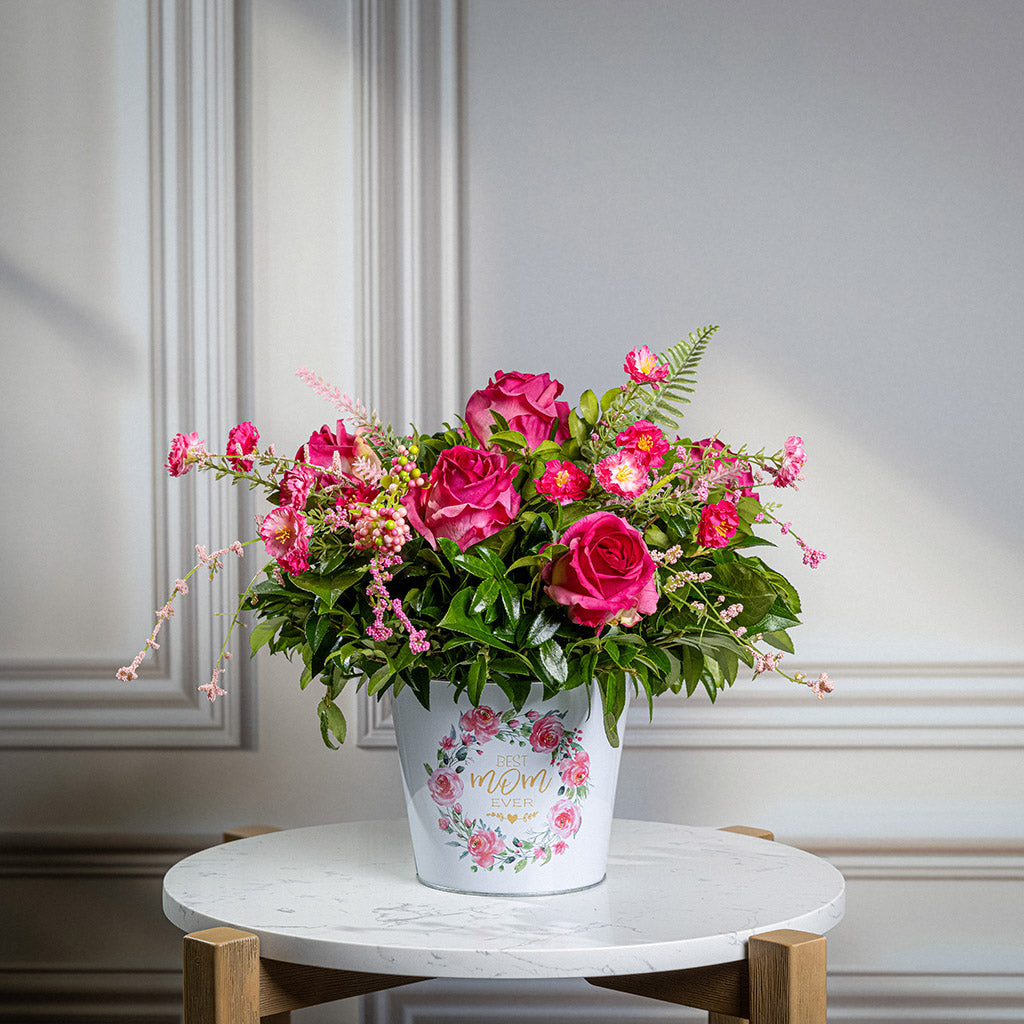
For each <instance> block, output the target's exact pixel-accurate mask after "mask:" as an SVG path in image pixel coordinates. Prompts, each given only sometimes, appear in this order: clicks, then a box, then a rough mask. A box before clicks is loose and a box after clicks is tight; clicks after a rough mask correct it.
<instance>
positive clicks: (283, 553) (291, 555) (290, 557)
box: [260, 505, 313, 575]
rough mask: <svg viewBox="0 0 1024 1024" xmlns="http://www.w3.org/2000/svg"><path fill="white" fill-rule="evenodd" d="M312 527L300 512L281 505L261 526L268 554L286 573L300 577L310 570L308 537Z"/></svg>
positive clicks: (267, 516) (261, 533) (269, 513)
mask: <svg viewBox="0 0 1024 1024" xmlns="http://www.w3.org/2000/svg"><path fill="white" fill-rule="evenodd" d="M312 533H313V527H312V526H310V525H309V523H307V522H306V517H305V516H304V515H303V514H302V513H301V512H299V511H298V510H297V509H294V508H291V507H290V506H288V505H282V506H281V507H280V508H275V509H273V510H272V511H270V512H268V513H267V515H266V517H265V518H264V520H263V524H262V525H261V526H260V536H261V537H262V538H263V542H264V544H265V545H266V548H267V554H268V555H270V556H271V558H276V559H277V564H278V565H279V566H280V567H281V568H282V569H284V571H285V572H288V573H291V574H292V575H297V574H298V573H302V572H305V571H306V570H307V569H308V568H309V538H310V536H311V534H312Z"/></svg>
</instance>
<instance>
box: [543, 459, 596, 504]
mask: <svg viewBox="0 0 1024 1024" xmlns="http://www.w3.org/2000/svg"><path fill="white" fill-rule="evenodd" d="M589 489H590V477H589V476H587V474H586V473H584V472H583V470H582V469H579V468H578V467H577V466H575V465H574V464H573V463H572V462H569V461H565V462H563V461H561V460H560V459H552V460H551V461H550V462H548V463H547V464H546V465H545V466H544V475H543V476H542V477H541V478H540V479H539V480H538V481H537V493H538V494H543V495H544V497H545V498H547V499H548V501H557V502H558V503H559V504H560V505H568V504H569V503H570V502H572V501H582V500H583V498H585V497H586V496H587V491H588V490H589Z"/></svg>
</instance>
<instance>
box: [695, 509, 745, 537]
mask: <svg viewBox="0 0 1024 1024" xmlns="http://www.w3.org/2000/svg"><path fill="white" fill-rule="evenodd" d="M739 521H740V517H739V515H738V514H737V512H736V506H735V505H734V504H733V503H732V502H731V501H729V500H728V499H727V498H723V499H722V500H721V501H719V502H716V503H715V504H714V505H705V506H704V508H703V509H701V513H700V526H698V527H697V542H698V543H699V544H700V545H701V546H702V547H705V548H724V547H725V546H726V545H727V544H728V543H729V541H730V540H732V538H733V537H734V536H736V530H737V527H738V526H739Z"/></svg>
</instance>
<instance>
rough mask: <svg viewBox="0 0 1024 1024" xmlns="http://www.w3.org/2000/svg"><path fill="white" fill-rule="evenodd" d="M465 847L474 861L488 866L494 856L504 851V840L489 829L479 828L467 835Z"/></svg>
mask: <svg viewBox="0 0 1024 1024" xmlns="http://www.w3.org/2000/svg"><path fill="white" fill-rule="evenodd" d="M467 847H468V849H469V855H470V857H472V858H473V861H474V863H476V864H479V865H480V867H482V868H489V867H490V866H491V865H492V864H493V863H494V858H495V857H497V856H499V855H501V854H502V853H504V852H505V840H504V839H502V838H501V836H499V835H498V834H497V833H495V832H491V831H490V830H489V829H481V830H480V831H479V832H474V833H473V834H472V835H471V836H470V837H469V842H468V844H467Z"/></svg>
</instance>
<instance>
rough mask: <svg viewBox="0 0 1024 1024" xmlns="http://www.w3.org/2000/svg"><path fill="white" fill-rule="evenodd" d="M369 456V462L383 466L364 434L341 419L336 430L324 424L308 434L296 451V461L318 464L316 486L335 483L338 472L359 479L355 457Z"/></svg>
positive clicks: (315, 465)
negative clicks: (355, 431)
mask: <svg viewBox="0 0 1024 1024" xmlns="http://www.w3.org/2000/svg"><path fill="white" fill-rule="evenodd" d="M359 458H364V459H368V460H369V461H370V463H372V464H373V465H375V466H377V467H378V468H379V466H380V459H378V458H377V454H376V452H374V450H373V449H372V448H371V447H370V446H369V445H368V444H367V443H366V441H364V440H363V437H362V435H361V434H350V433H349V432H348V431H347V430H346V429H345V424H344V423H343V422H342V421H341V420H338V426H337V431H336V432H335V431H332V430H331V428H330V427H328V426H327V424H326V423H325V424H324V425H323V426H322V427H321V428H320V429H319V430H318V431H316V433H313V434H310V435H309V440H308V441H307V442H306V443H305V444H304V445H303V446H302V447H301V448H300V449H299V450H298V451H297V452H296V453H295V461H296V462H305V463H308V464H309V465H311V466H314V467H317V468H318V472H317V486H318V487H322V486H324V485H325V484H330V483H333V482H334V479H333V478H334V477H335V476H337V475H338V474H340V475H342V476H345V477H349V478H350V479H353V480H355V479H358V478H359V474H358V473H356V471H355V461H356V459H359Z"/></svg>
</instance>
